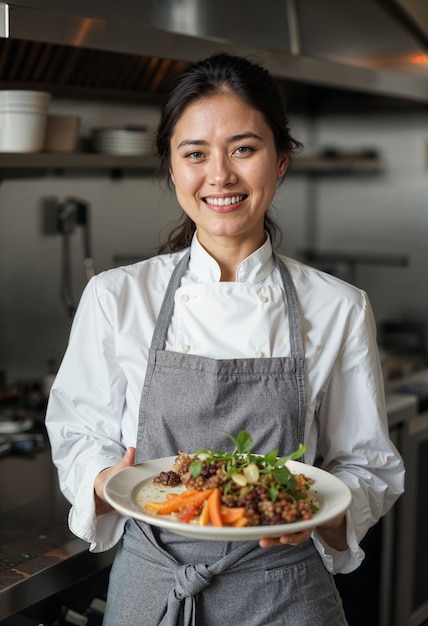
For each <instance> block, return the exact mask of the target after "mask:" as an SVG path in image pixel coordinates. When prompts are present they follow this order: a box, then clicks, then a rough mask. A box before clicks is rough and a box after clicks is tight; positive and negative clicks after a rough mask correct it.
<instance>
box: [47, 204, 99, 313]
mask: <svg viewBox="0 0 428 626" xmlns="http://www.w3.org/2000/svg"><path fill="white" fill-rule="evenodd" d="M43 209H44V215H43V231H44V233H45V234H46V235H61V237H62V250H61V256H62V267H61V300H62V302H63V304H64V306H65V308H66V309H67V311H68V314H69V315H70V317H73V315H74V312H75V310H76V305H75V302H74V298H73V293H72V275H71V246H70V238H71V236H72V234H73V233H74V231H75V229H76V226H81V228H82V245H83V267H84V270H85V275H86V280H89V279H90V278H92V276H94V274H95V268H94V260H93V258H92V251H91V237H90V220H89V209H90V207H89V204H88V203H87V202H85V201H84V200H80V199H79V198H71V197H68V198H64V200H59V199H58V198H54V197H52V198H45V199H44V200H43Z"/></svg>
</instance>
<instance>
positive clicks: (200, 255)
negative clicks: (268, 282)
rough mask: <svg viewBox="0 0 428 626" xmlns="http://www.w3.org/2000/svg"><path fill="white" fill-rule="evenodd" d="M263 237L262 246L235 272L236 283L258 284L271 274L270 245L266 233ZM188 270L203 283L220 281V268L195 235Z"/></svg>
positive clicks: (273, 261) (272, 264)
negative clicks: (264, 238) (264, 237)
mask: <svg viewBox="0 0 428 626" xmlns="http://www.w3.org/2000/svg"><path fill="white" fill-rule="evenodd" d="M265 235H266V240H265V242H264V244H263V245H262V246H261V247H260V248H258V249H257V250H256V251H255V252H253V253H252V254H250V256H249V257H247V258H246V259H244V260H243V261H242V262H241V263H240V264H239V266H238V269H237V271H236V282H240V283H244V282H250V283H258V282H261V281H263V280H264V279H265V278H266V277H267V276H269V274H270V273H271V272H272V270H273V268H274V266H275V260H274V257H273V254H272V243H271V240H270V237H269V235H268V233H265ZM189 270H190V271H191V272H192V274H194V275H196V276H197V277H198V279H199V280H202V281H203V282H213V281H214V282H219V281H220V277H221V269H220V266H219V264H218V263H217V261H216V260H215V259H214V257H212V256H211V255H210V254H208V252H207V251H206V250H205V248H203V247H202V245H201V244H200V243H199V241H198V237H197V233H195V234H194V236H193V240H192V244H191V247H190V261H189Z"/></svg>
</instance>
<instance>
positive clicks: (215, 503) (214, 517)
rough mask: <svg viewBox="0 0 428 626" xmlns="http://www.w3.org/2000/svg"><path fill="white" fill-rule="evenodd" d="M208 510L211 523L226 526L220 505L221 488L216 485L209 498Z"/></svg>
mask: <svg viewBox="0 0 428 626" xmlns="http://www.w3.org/2000/svg"><path fill="white" fill-rule="evenodd" d="M207 504H208V512H209V515H210V520H211V524H212V525H213V526H224V524H223V520H222V519H221V514H220V506H221V494H220V489H219V488H218V487H216V488H215V489H213V490H212V493H211V495H210V497H209V498H208V500H207Z"/></svg>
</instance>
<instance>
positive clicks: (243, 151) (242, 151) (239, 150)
mask: <svg viewBox="0 0 428 626" xmlns="http://www.w3.org/2000/svg"><path fill="white" fill-rule="evenodd" d="M250 152H254V149H253V148H250V146H239V148H236V150H235V154H248V153H250Z"/></svg>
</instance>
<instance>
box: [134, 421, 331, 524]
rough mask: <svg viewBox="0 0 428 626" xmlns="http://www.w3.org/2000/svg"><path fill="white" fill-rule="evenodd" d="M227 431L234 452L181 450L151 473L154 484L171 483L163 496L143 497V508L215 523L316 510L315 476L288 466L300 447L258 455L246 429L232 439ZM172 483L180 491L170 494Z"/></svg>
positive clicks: (307, 515) (307, 514) (305, 516)
mask: <svg viewBox="0 0 428 626" xmlns="http://www.w3.org/2000/svg"><path fill="white" fill-rule="evenodd" d="M225 434H226V435H227V436H228V437H229V438H230V439H231V440H232V442H233V444H234V449H233V451H232V452H225V451H223V450H217V451H211V450H206V449H199V450H197V451H196V452H195V453H194V454H193V455H190V454H188V453H186V452H183V451H180V452H179V453H178V456H177V457H176V459H175V462H174V464H173V465H172V467H171V469H169V470H167V471H162V472H160V473H159V474H158V475H157V476H156V477H155V478H154V483H155V484H158V485H163V486H164V487H168V488H170V493H169V494H168V496H167V497H166V499H165V500H161V501H159V500H156V501H150V500H149V501H147V500H146V501H145V503H144V508H145V509H146V510H147V511H148V512H150V513H152V514H154V515H160V516H161V515H172V516H174V517H175V518H176V519H177V520H178V521H179V522H183V523H192V524H195V523H196V524H200V525H202V526H207V525H209V524H211V525H213V526H216V527H222V526H225V525H230V526H233V527H239V528H242V527H244V526H271V525H275V524H287V523H294V522H299V521H308V520H311V519H312V517H313V515H314V514H315V513H316V512H317V511H318V510H319V506H318V504H317V502H316V499H315V497H314V493H313V492H310V487H311V486H312V485H313V483H314V481H313V479H312V478H310V477H308V476H306V475H305V474H303V473H295V472H293V471H292V470H291V469H289V467H287V462H288V461H290V460H295V459H297V458H300V457H301V456H302V455H303V453H304V451H305V447H304V446H302V445H301V446H299V448H298V449H297V450H296V451H295V452H293V453H292V454H290V455H288V456H284V457H279V456H278V450H273V451H271V452H269V453H268V454H265V455H258V454H257V455H256V454H252V453H251V448H252V446H253V440H252V438H251V436H250V435H249V434H248V433H247V432H246V431H241V432H240V433H239V434H238V436H237V437H236V439H235V438H234V437H233V436H232V435H231V434H229V433H225ZM174 488H177V490H178V489H180V493H175V494H174V492H173V490H174ZM183 488H184V490H183ZM171 492H172V493H171Z"/></svg>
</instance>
